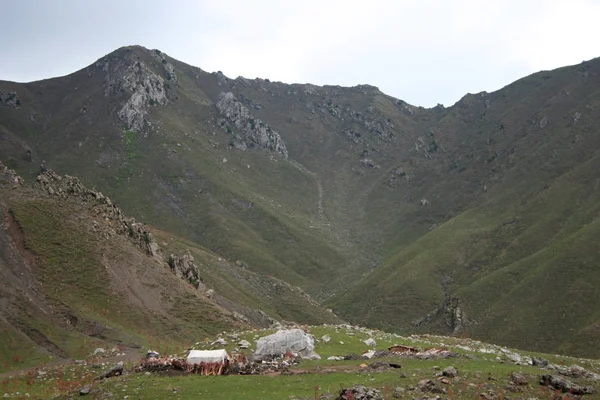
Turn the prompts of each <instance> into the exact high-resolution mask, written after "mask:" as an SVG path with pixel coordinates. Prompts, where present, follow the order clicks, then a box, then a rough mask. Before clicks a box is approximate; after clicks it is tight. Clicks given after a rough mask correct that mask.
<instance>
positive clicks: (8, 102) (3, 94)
mask: <svg viewBox="0 0 600 400" xmlns="http://www.w3.org/2000/svg"><path fill="white" fill-rule="evenodd" d="M20 105H21V100H19V96H18V95H17V92H10V91H8V90H0V106H5V107H10V108H17V107H19V106H20Z"/></svg>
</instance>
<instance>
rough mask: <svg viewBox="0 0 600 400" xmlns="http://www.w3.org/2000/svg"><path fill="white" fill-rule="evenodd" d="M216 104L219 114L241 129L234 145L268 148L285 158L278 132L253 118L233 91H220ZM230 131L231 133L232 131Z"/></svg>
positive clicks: (243, 148) (286, 153)
mask: <svg viewBox="0 0 600 400" xmlns="http://www.w3.org/2000/svg"><path fill="white" fill-rule="evenodd" d="M216 106H217V108H218V109H219V112H220V113H221V115H222V116H224V117H225V118H226V120H227V121H229V122H231V123H232V124H233V125H234V126H235V127H236V128H237V129H238V130H240V131H241V134H240V135H238V136H235V139H234V141H235V145H236V147H238V148H239V149H242V150H245V149H246V148H252V147H258V148H262V149H268V150H271V151H273V152H275V153H279V154H281V155H282V156H284V157H285V158H287V156H288V152H287V149H286V147H285V143H284V142H283V140H282V139H281V136H279V133H277V132H276V131H274V130H273V129H271V127H270V126H269V125H267V124H265V123H264V122H263V121H261V120H260V119H258V118H254V116H253V115H252V114H251V113H250V110H248V108H247V107H246V106H244V105H243V104H242V103H241V102H239V101H238V100H237V99H236V98H235V96H234V95H233V93H231V92H228V93H221V94H220V95H219V98H218V100H217V103H216ZM223 125H224V124H222V126H223ZM228 131H229V130H228ZM230 133H232V134H233V131H231V132H230Z"/></svg>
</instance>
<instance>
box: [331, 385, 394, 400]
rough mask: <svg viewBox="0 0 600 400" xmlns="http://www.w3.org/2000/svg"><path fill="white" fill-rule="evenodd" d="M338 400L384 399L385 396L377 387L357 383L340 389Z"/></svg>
mask: <svg viewBox="0 0 600 400" xmlns="http://www.w3.org/2000/svg"><path fill="white" fill-rule="evenodd" d="M336 400H384V397H383V396H382V395H381V392H380V391H379V390H377V389H373V388H370V387H366V386H363V385H355V386H353V387H352V388H349V389H342V390H340V393H339V396H338V397H337V398H336Z"/></svg>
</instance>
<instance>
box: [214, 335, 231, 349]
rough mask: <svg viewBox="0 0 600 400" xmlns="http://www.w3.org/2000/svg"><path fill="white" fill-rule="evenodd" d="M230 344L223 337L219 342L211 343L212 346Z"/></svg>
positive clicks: (218, 339)
mask: <svg viewBox="0 0 600 400" xmlns="http://www.w3.org/2000/svg"><path fill="white" fill-rule="evenodd" d="M228 344H229V343H228V342H227V340H225V339H223V338H222V337H220V338H217V340H215V341H214V342H212V343H211V346H221V347H222V346H227V345H228Z"/></svg>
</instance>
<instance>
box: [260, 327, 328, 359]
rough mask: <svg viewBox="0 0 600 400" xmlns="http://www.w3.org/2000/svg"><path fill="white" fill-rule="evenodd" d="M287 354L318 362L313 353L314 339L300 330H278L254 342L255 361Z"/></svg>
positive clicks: (318, 356)
mask: <svg viewBox="0 0 600 400" xmlns="http://www.w3.org/2000/svg"><path fill="white" fill-rule="evenodd" d="M287 352H292V353H296V354H298V356H300V357H302V358H308V359H311V360H320V359H321V356H320V355H318V354H317V353H315V339H314V338H313V337H312V335H309V334H308V333H305V332H304V331H303V330H302V329H288V330H279V331H277V332H275V333H274V334H272V335H268V336H264V337H261V338H260V339H258V341H257V342H256V351H255V352H254V359H255V360H263V359H267V358H271V357H279V356H281V355H283V354H285V353H287Z"/></svg>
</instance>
